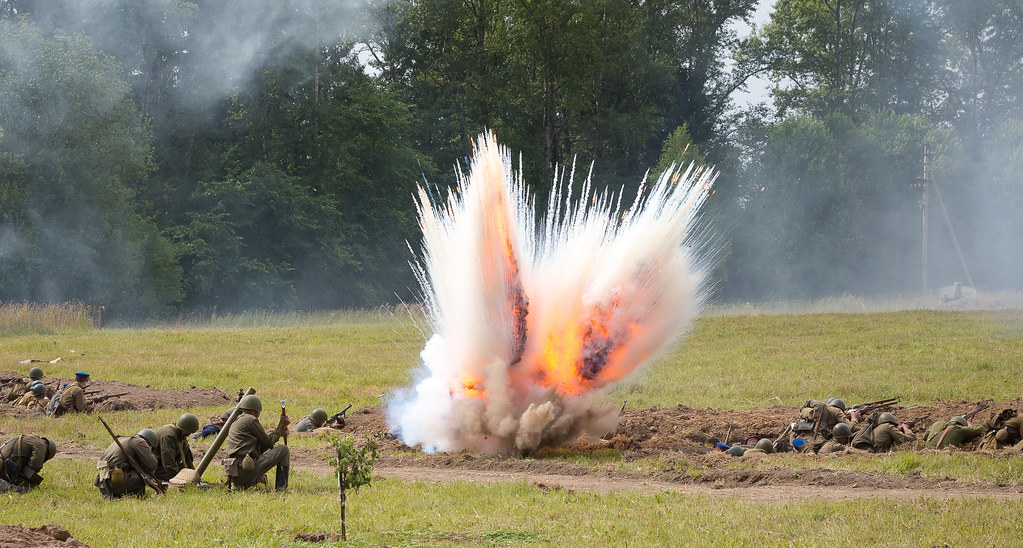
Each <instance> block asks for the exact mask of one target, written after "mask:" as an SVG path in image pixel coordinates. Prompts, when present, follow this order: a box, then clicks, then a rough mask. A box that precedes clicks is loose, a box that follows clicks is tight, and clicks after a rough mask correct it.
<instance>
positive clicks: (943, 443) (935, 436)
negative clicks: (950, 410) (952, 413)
mask: <svg viewBox="0 0 1023 548" xmlns="http://www.w3.org/2000/svg"><path fill="white" fill-rule="evenodd" d="M986 431H987V428H986V427H984V425H981V424H978V425H975V426H970V425H969V423H968V422H967V421H966V417H961V416H960V417H952V418H951V419H949V420H948V421H947V422H946V421H938V422H936V423H934V424H932V425H931V427H930V428H928V429H927V433H926V434H925V435H924V441H925V442H926V443H927V447H930V448H931V449H944V448H946V447H949V446H952V445H959V444H961V443H963V442H966V441H969V440H972V439H975V438H979V437H981V436H983V435H984V432H986Z"/></svg>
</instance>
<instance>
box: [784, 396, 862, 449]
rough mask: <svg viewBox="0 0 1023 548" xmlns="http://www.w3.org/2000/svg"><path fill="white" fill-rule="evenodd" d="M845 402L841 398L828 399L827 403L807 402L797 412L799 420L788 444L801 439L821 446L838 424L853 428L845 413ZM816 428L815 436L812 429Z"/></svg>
mask: <svg viewBox="0 0 1023 548" xmlns="http://www.w3.org/2000/svg"><path fill="white" fill-rule="evenodd" d="M845 409H846V407H845V401H843V400H842V399H841V398H835V397H832V398H828V399H827V401H823V402H822V401H820V400H809V401H807V402H806V403H804V404H803V408H802V409H801V410H800V411H799V420H797V421H796V422H795V423H794V427H793V429H792V434H791V435H790V436H789V443H794V442H795V440H796V438H802V439H805V440H806V441H807V443H810V444H821V443H823V442H824V441H826V440H827V439H829V438H830V437H831V431H832V430H834V428H835V425H836V424H839V423H844V424H848V425H849V426H850V427H852V426H853V424H854V422H853V421H852V420H851V419H850V417H849V415H847V414H846V412H845ZM815 427H816V435H814V428H815Z"/></svg>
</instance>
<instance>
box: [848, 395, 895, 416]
mask: <svg viewBox="0 0 1023 548" xmlns="http://www.w3.org/2000/svg"><path fill="white" fill-rule="evenodd" d="M900 401H902V397H901V396H895V397H894V398H888V399H885V400H877V401H871V402H866V403H858V404H856V405H854V406H852V407H850V408H849V409H847V410H846V412H847V413H849V414H852V413H857V412H858V413H860V414H861V415H865V414H867V413H869V412H871V411H873V410H875V409H884V408H885V407H893V406H895V405H896V404H898V403H899V402H900Z"/></svg>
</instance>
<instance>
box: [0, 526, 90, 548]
mask: <svg viewBox="0 0 1023 548" xmlns="http://www.w3.org/2000/svg"><path fill="white" fill-rule="evenodd" d="M21 546H36V547H38V546H85V547H86V548H87V547H88V546H89V545H88V544H85V543H83V542H79V541H77V540H75V539H73V538H71V533H69V532H68V530H67V529H65V528H63V527H61V526H60V525H53V524H50V525H43V526H42V527H22V526H21V525H2V524H0V548H17V547H21Z"/></svg>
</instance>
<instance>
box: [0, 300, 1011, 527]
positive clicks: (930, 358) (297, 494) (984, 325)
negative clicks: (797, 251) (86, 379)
mask: <svg viewBox="0 0 1023 548" xmlns="http://www.w3.org/2000/svg"><path fill="white" fill-rule="evenodd" d="M219 322H222V323H219ZM245 323H249V324H250V325H253V326H254V327H243V324H245ZM424 339H425V335H424V333H422V332H421V331H420V330H419V329H418V328H417V327H416V326H415V325H414V324H413V322H412V321H411V320H409V319H408V318H405V319H401V318H400V317H392V316H387V315H385V314H376V313H355V312H346V313H340V314H337V315H333V316H331V315H329V314H324V315H319V316H314V317H306V318H303V317H301V316H273V315H262V316H261V315H253V316H252V317H249V318H244V319H241V318H229V319H217V320H216V321H215V322H213V323H212V326H209V325H207V326H204V327H190V328H186V327H184V326H174V327H164V328H147V329H106V330H103V331H97V330H91V329H78V328H74V329H73V328H47V329H39V330H33V331H31V332H23V331H20V330H17V329H15V330H13V331H7V332H5V333H4V335H3V337H2V339H0V369H15V370H20V369H23V368H25V367H26V366H20V365H17V362H18V361H19V360H22V359H26V358H36V359H46V360H50V359H53V358H55V357H58V356H60V357H62V358H63V361H62V362H59V363H57V364H53V365H49V364H43V366H44V370H45V371H46V373H47V376H48V377H50V378H53V377H60V378H65V379H66V378H69V377H70V376H71V374H72V373H74V372H75V371H78V370H86V371H88V372H90V373H91V374H92V375H93V376H94V378H96V379H116V380H122V381H126V382H131V383H135V384H140V385H150V386H153V387H155V388H182V387H189V386H199V387H209V386H218V387H220V388H222V389H224V390H225V391H227V392H228V393H229V394H233V393H234V392H235V391H236V390H237V389H238V388H243V387H246V386H255V387H256V388H257V389H258V390H259V394H260V395H262V396H264V398H265V399H269V400H276V399H281V398H284V399H287V400H288V402H289V409H294V410H295V411H292V414H293V415H298V414H299V413H300V412H302V413H304V412H305V410H307V409H312V408H313V407H324V408H325V409H328V410H334V409H340V408H341V407H342V406H343V405H345V404H347V403H354V404H355V405H356V406H357V407H358V406H364V405H377V404H379V402H380V397H381V396H382V395H386V394H387V393H388V392H389V391H391V390H392V389H394V388H396V387H399V386H404V385H406V384H407V383H409V382H410V379H411V373H410V371H411V369H412V368H413V367H414V366H415V365H416V363H417V360H418V352H419V350H420V349H421V348H422V345H423V342H424ZM2 364H7V365H2ZM1020 364H1023V311H1021V310H1018V309H1017V310H1003V311H985V312H937V311H912V312H884V313H863V314H812V315H778V316H742V315H719V316H712V317H706V318H703V319H701V320H700V321H698V322H697V324H696V326H695V328H694V330H693V331H692V332H691V333H690V334H689V336H688V337H687V338H686V339H684V340H683V341H682V343H680V344H679V345H676V347H675V348H674V349H672V350H671V351H670V352H668V353H666V354H665V355H664V356H662V357H661V358H659V359H658V360H656V361H655V362H654V363H652V364H650V366H649V367H648V368H647V369H646V370H645V371H643V372H642V373H641V374H639V375H638V376H637V377H636V378H634V379H632V380H630V382H629V383H628V384H627V385H624V386H622V387H620V388H618V389H617V390H615V391H613V392H612V393H611V394H609V395H608V398H607V401H608V402H609V403H616V404H620V402H621V401H622V400H628V402H629V403H628V405H629V407H647V406H652V405H675V404H678V403H683V404H686V405H691V406H709V407H723V408H745V407H755V406H764V405H773V404H779V403H782V404H786V405H793V404H797V403H800V402H802V401H804V400H805V399H807V398H808V397H825V396H828V395H841V396H843V397H845V398H846V401H866V400H871V399H877V398H879V397H883V396H891V395H901V396H902V397H903V403H907V404H913V403H918V404H928V403H933V402H937V401H943V400H969V401H975V400H979V399H983V398H994V399H996V400H1011V399H1015V398H1019V397H1021V395H1023V394H1021V391H1023V388H1021V387H1020V385H1019V383H1018V382H1015V381H1016V379H1017V376H1018V372H1019V367H1020ZM221 410H222V409H220V408H199V409H192V410H191V411H193V412H196V413H197V414H199V416H200V417H205V416H208V415H212V414H217V413H219V412H220V411H221ZM181 411H182V410H181V409H163V410H155V411H132V412H112V413H109V414H108V415H106V417H105V418H107V420H108V421H109V422H110V423H111V426H112V427H113V428H114V429H115V430H116V431H119V432H131V431H137V430H138V429H139V428H141V427H143V426H147V425H149V426H152V425H160V424H164V423H167V422H171V421H172V420H174V419H175V418H176V417H177V416H178V415H179V414H180V413H181ZM22 431H29V432H36V433H39V434H41V435H47V436H52V437H54V438H55V439H57V440H59V441H60V442H61V443H77V444H79V445H81V446H83V447H89V448H92V449H100V448H103V447H105V446H106V444H107V443H108V441H107V440H108V438H107V434H106V433H105V431H103V429H102V426H100V425H99V423H98V421H96V420H95V418H93V417H78V416H67V417H64V418H62V419H61V420H58V421H53V420H49V419H45V418H34V419H14V418H13V417H2V418H0V433H4V434H5V435H6V434H11V433H14V432H22ZM291 443H292V444H297V446H298V447H320V446H323V447H326V443H325V442H323V441H322V440H317V439H315V438H298V437H293V438H292V441H291ZM538 458H544V459H557V460H564V461H567V462H571V463H576V464H581V465H585V466H592V467H594V468H598V469H601V468H609V469H629V470H640V469H642V470H647V471H656V470H660V469H664V468H666V467H671V466H680V467H684V469H683V470H682V471H683V472H685V473H687V474H690V475H694V476H695V475H699V474H700V473H702V472H701V469H700V467H699V466H698V465H695V464H693V463H692V462H691V461H684V463H683V464H677V463H675V464H673V463H670V462H659V461H634V462H631V463H625V462H623V460H622V458H621V454H620V453H618V452H615V451H611V450H609V451H600V452H593V453H580V452H573V451H571V450H549V451H545V452H542V453H540V454H539V455H538ZM768 465H773V466H787V467H794V468H799V467H807V468H831V469H836V470H844V469H850V470H863V471H868V472H875V473H884V474H921V475H925V476H931V475H933V476H934V477H945V476H948V477H956V478H959V479H963V480H967V481H995V482H1003V483H1011V484H1021V483H1023V476H1021V472H1020V468H1021V467H1020V465H1019V464H1018V458H1016V459H1013V458H1006V457H990V456H986V455H974V454H961V453H953V454H940V453H927V452H921V453H895V454H893V455H890V456H877V457H873V458H854V459H844V458H843V459H806V458H802V459H801V458H799V457H776V458H775V459H772V460H771V462H770V463H769V464H767V463H760V462H754V463H739V462H737V463H735V464H733V465H731V466H752V467H756V466H768ZM217 473H219V472H218V471H217V470H215V467H213V468H211V470H210V472H209V473H208V474H207V479H210V478H211V477H216V474H217ZM94 474H95V468H94V464H93V463H90V462H85V461H84V460H61V459H56V460H54V461H51V462H50V463H47V466H46V468H45V470H44V476H45V477H46V478H47V479H46V482H45V483H44V484H43V487H42V488H40V489H38V490H36V491H34V492H32V493H30V494H28V495H27V496H17V497H14V496H8V497H3V498H0V511H2V515H3V518H2V519H0V521H2V522H3V523H10V524H13V523H23V524H25V525H31V526H36V525H42V524H44V523H57V524H60V525H62V526H64V527H67V528H68V529H69V530H70V531H71V532H72V533H73V534H74V535H75V537H76V538H78V539H79V540H82V541H84V542H87V543H89V544H90V545H93V546H113V545H126V546H175V545H180V546H229V545H230V546H282V545H285V544H287V545H288V546H306V545H309V544H307V543H303V542H298V541H295V540H294V535H295V534H296V533H297V532H302V531H307V532H323V533H338V532H340V525H339V524H338V523H337V519H338V511H337V501H336V490H335V485H334V482H333V481H332V480H331V478H329V477H321V476H317V475H314V474H311V473H303V471H302V470H296V472H295V473H294V475H293V480H292V488H291V490H290V492H289V493H288V494H287V495H286V496H279V495H276V494H272V493H266V492H262V491H257V492H248V493H226V492H225V491H223V490H222V489H211V490H205V491H189V492H177V493H172V494H170V495H169V496H166V497H160V498H151V499H148V500H144V501H135V500H130V501H119V502H113V503H111V502H108V501H102V500H100V499H99V497H98V494H97V491H96V490H95V488H93V487H92V485H91V478H92V477H93V476H94ZM808 489H811V488H809V487H808ZM1020 510H1023V503H1021V502H1019V501H995V500H993V499H954V500H939V499H930V498H923V499H920V500H911V501H900V500H887V499H878V500H872V499H867V500H859V501H856V502H854V503H848V502H846V503H838V502H820V501H814V500H800V501H789V502H784V503H766V502H751V501H746V500H743V499H742V498H738V497H732V498H718V497H700V496H687V495H680V494H669V493H660V494H639V493H625V492H622V493H611V494H603V495H601V494H590V493H572V492H569V491H566V490H559V489H554V490H547V491H544V490H541V489H539V488H537V487H535V486H531V485H529V484H527V483H526V482H508V483H498V484H473V483H468V482H455V483H448V484H439V485H432V484H422V483H401V482H398V481H393V480H378V481H376V482H374V484H373V485H372V486H370V487H368V488H365V489H363V490H361V491H360V492H358V493H357V494H355V495H354V496H352V497H351V499H350V507H349V511H350V513H349V520H350V521H349V525H350V532H351V535H352V537H351V540H350V542H349V543H350V544H352V545H355V546H369V545H377V546H379V545H473V546H475V545H480V546H498V545H500V546H508V545H523V546H526V545H529V546H532V545H591V544H596V543H603V544H611V545H636V546H663V545H696V546H710V545H720V544H722V543H725V544H728V545H751V544H757V545H795V546H818V545H820V544H821V543H822V542H823V540H824V539H828V543H829V544H831V545H838V546H854V545H861V544H868V545H893V546H932V545H943V544H949V545H953V546H955V545H988V546H991V545H994V546H1012V545H1016V544H1017V543H1018V539H1019V538H1020V537H1021V536H1023V530H1021V526H1020V525H1018V524H1017V523H1016V520H1012V519H1010V518H1007V516H1012V515H1015V513H1018V512H1019V511H1020Z"/></svg>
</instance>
